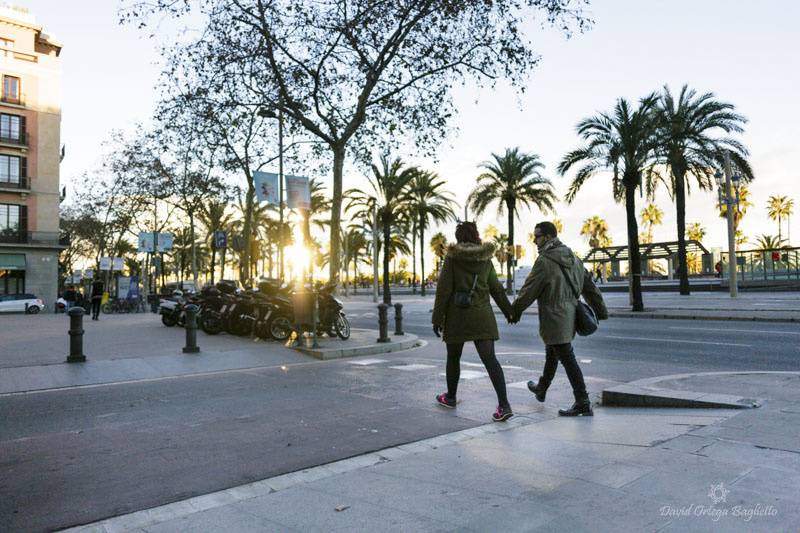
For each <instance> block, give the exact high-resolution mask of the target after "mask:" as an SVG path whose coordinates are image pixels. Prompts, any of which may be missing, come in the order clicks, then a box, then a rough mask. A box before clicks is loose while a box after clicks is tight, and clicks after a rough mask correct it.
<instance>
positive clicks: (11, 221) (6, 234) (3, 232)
mask: <svg viewBox="0 0 800 533" xmlns="http://www.w3.org/2000/svg"><path fill="white" fill-rule="evenodd" d="M27 219H28V207H27V206H25V205H17V204H0V242H25V240H26V237H27V230H28V220H27Z"/></svg>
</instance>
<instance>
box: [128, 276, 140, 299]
mask: <svg viewBox="0 0 800 533" xmlns="http://www.w3.org/2000/svg"><path fill="white" fill-rule="evenodd" d="M128 299H129V300H138V299H139V276H131V279H130V285H129V287H128Z"/></svg>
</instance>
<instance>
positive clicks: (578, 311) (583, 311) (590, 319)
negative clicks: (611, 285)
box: [545, 255, 598, 337]
mask: <svg viewBox="0 0 800 533" xmlns="http://www.w3.org/2000/svg"><path fill="white" fill-rule="evenodd" d="M545 257H547V256H546V255H545ZM547 258H548V259H550V258H549V257H547ZM550 260H551V261H553V262H554V263H556V264H557V265H558V266H559V268H561V273H562V274H563V275H564V279H565V280H567V284H569V287H570V289H572V292H573V293H575V298H576V299H577V300H578V304H577V305H576V306H575V333H577V334H578V335H580V336H581V337H586V336H587V335H591V334H592V333H594V332H595V331H597V325H598V322H597V315H595V314H594V310H593V309H592V308H591V307H589V305H588V304H586V302H584V301H583V300H581V291H580V290H577V288H576V287H575V285H573V283H572V280H571V279H570V277H569V276H568V275H567V271H566V269H565V267H564V266H562V265H561V263H558V262H557V261H556V260H555V259H550Z"/></svg>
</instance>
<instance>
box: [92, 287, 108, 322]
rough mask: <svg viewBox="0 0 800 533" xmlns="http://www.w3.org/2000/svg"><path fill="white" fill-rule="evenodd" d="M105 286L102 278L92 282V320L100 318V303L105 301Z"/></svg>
mask: <svg viewBox="0 0 800 533" xmlns="http://www.w3.org/2000/svg"><path fill="white" fill-rule="evenodd" d="M104 290H105V287H104V286H103V282H102V281H101V280H99V279H98V280H95V281H94V283H92V320H100V303H101V302H102V301H103V292H104Z"/></svg>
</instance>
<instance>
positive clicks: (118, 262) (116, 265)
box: [113, 257, 125, 272]
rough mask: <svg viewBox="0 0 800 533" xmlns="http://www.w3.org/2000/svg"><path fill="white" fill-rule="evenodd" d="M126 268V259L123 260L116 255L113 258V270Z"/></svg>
mask: <svg viewBox="0 0 800 533" xmlns="http://www.w3.org/2000/svg"><path fill="white" fill-rule="evenodd" d="M124 268H125V261H123V259H122V258H121V257H115V258H114V260H113V270H116V271H118V272H122V270H123V269H124Z"/></svg>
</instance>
